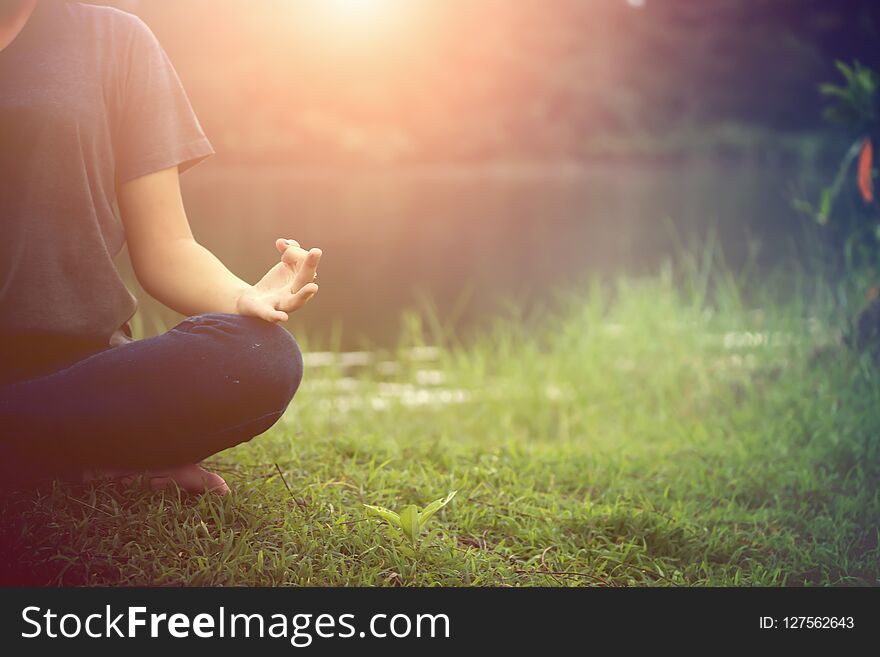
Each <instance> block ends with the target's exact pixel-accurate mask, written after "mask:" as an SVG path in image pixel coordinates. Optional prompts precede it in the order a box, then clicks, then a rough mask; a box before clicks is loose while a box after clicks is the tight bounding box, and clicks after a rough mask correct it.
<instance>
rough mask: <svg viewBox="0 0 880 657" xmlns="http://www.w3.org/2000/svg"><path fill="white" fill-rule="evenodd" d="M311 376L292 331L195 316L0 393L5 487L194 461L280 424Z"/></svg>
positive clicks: (0, 453) (0, 447)
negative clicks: (103, 469)
mask: <svg viewBox="0 0 880 657" xmlns="http://www.w3.org/2000/svg"><path fill="white" fill-rule="evenodd" d="M302 375H303V361H302V354H301V353H300V350H299V346H298V345H297V343H296V340H294V338H293V336H291V335H290V333H288V332H287V331H285V330H284V329H283V328H281V327H279V326H277V325H275V324H271V323H268V322H265V321H263V320H260V319H255V318H250V317H240V316H238V315H225V314H209V315H198V316H196V317H190V318H189V319H186V320H184V321H183V322H181V323H180V324H178V325H177V326H175V327H174V328H173V329H171V330H170V331H168V332H167V333H165V334H163V335H160V336H157V337H154V338H148V339H145V340H138V341H136V342H132V343H129V344H124V345H122V346H118V347H110V348H106V349H104V350H102V351H100V352H98V353H94V354H92V355H89V356H87V357H84V358H82V359H80V360H77V361H76V362H75V363H73V364H72V365H70V366H68V367H64V368H63V369H60V370H58V371H55V372H52V373H49V374H45V375H41V376H36V377H33V378H28V379H25V380H22V381H17V382H14V383H7V384H4V385H3V386H2V387H0V432H2V433H0V470H5V471H6V472H4V473H3V475H4V477H5V478H6V483H7V484H8V483H9V481H10V479H15V480H18V481H19V482H21V483H25V482H26V481H27V480H33V479H35V478H44V477H58V476H76V473H78V472H79V471H81V470H82V469H83V468H100V467H121V468H133V469H144V468H155V467H163V466H171V465H181V464H184V463H195V462H197V461H200V460H201V459H204V458H205V457H207V456H210V455H211V454H215V453H217V452H219V451H221V450H224V449H227V448H229V447H233V446H234V445H238V444H239V443H242V442H244V441H247V440H250V439H251V438H253V437H254V436H257V435H259V434H261V433H263V432H264V431H266V430H267V429H268V428H269V427H271V426H272V425H273V424H275V422H276V421H277V420H278V418H279V417H281V414H282V413H283V412H284V410H285V409H286V408H287V406H288V404H289V403H290V400H291V399H292V398H293V395H294V393H295V392H296V390H297V388H298V387H299V384H300V381H301V380H302Z"/></svg>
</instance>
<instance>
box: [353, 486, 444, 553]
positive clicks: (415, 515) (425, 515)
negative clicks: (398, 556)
mask: <svg viewBox="0 0 880 657" xmlns="http://www.w3.org/2000/svg"><path fill="white" fill-rule="evenodd" d="M457 492H458V491H457V490H454V491H452V492H451V493H449V495H447V496H446V497H441V498H440V499H439V500H434V501H433V502H431V503H430V504H429V505H428V506H426V507H425V508H424V509H422V510H421V511H419V507H417V506H416V505H415V504H410V505H409V506H407V507H405V508H404V509H403V511H401V512H400V513H395V512H394V511H392V510H391V509H386V508H385V507H384V506H373V505H372V504H364V506H365V507H367V511H368V512H369V513H371V514H373V515H374V516H379V517H380V518H382V519H383V520H385V522H387V523H388V524H389V525H391V526H392V527H396V528H397V529H399V530H400V531H402V532H403V534H404V536H406V537H407V538H408V539H409V542H410V543H412V544H413V546H415V545H417V544H418V542H419V536H421V534H422V530H423V529H424V528H425V523H426V522H427V521H428V519H429V518H430V517H431V516H433V515H434V514H435V513H437V512H438V511H439V510H440V509H442V508H443V507H444V506H446V505H447V504H449V502H450V501H451V500H452V498H453V497H455V494H456V493H457Z"/></svg>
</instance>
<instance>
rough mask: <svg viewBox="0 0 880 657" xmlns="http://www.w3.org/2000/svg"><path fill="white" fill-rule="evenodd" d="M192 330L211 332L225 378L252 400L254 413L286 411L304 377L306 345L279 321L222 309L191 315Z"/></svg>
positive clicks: (190, 328) (203, 332)
mask: <svg viewBox="0 0 880 657" xmlns="http://www.w3.org/2000/svg"><path fill="white" fill-rule="evenodd" d="M186 321H188V322H191V326H190V327H189V329H188V330H189V332H191V333H202V334H211V335H213V336H215V337H216V338H217V340H212V342H213V343H214V344H215V346H216V352H215V353H216V357H217V359H218V362H219V363H220V364H222V369H223V371H224V378H225V379H227V380H229V381H230V384H231V385H232V386H234V387H236V388H237V389H238V391H239V394H241V395H243V396H244V397H247V398H249V399H251V400H253V402H254V404H253V406H254V407H255V408H254V409H253V412H254V413H256V414H260V415H262V414H268V413H273V412H283V411H284V409H286V408H287V406H288V404H290V400H291V399H293V396H294V394H296V391H297V389H298V388H299V385H300V383H301V382H302V378H303V357H302V351H301V350H300V348H299V344H298V343H297V341H296V339H295V338H294V337H293V336H292V335H291V334H290V333H289V332H288V331H287V330H286V329H284V328H282V327H281V326H279V325H278V324H273V323H272V322H267V321H264V320H262V319H258V318H255V317H242V316H241V315H231V314H223V313H210V314H206V315H198V316H196V317H191V318H189V319H188V320H186Z"/></svg>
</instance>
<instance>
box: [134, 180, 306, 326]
mask: <svg viewBox="0 0 880 657" xmlns="http://www.w3.org/2000/svg"><path fill="white" fill-rule="evenodd" d="M117 196H118V200H119V209H120V212H121V214H122V221H123V223H124V224H125V232H126V239H127V241H128V249H129V253H130V254H131V262H132V265H133V266H134V271H135V275H136V276H137V278H138V281H139V282H140V284H141V285H142V286H143V288H144V289H145V290H146V291H147V292H148V293H149V294H150V295H152V296H153V297H155V298H156V299H157V300H158V301H160V302H161V303H163V304H165V305H167V306H168V307H170V308H172V309H174V310H176V311H178V312H180V313H183V314H184V315H197V314H201V313H208V312H220V313H235V314H240V315H252V316H255V317H260V318H262V319H265V320H267V321H275V322H277V321H286V320H287V319H288V313H289V312H292V311H294V310H297V309H299V308H301V307H302V306H303V305H305V304H306V303H307V302H308V301H309V299H311V298H312V297H313V296H314V295H315V293H316V292H317V291H318V286H317V285H315V284H314V283H312V279H313V278H314V277H315V271H316V270H317V266H318V262H319V260H320V258H321V250H320V249H311V250H310V251H305V250H304V249H301V248H299V244H297V243H296V242H293V241H288V240H278V242H277V243H276V246H277V248H278V250H279V251H280V252H281V254H282V258H281V261H280V262H279V263H278V264H277V265H275V266H274V267H273V268H272V269H270V270H269V272H268V273H267V274H266V275H265V276H264V277H263V279H262V280H261V281H260V282H259V283H257V284H256V285H249V284H247V283H246V282H244V281H243V280H241V279H240V278H238V277H237V276H235V275H234V274H233V273H232V272H230V271H229V270H228V269H227V268H226V266H225V265H224V264H223V263H222V262H220V260H219V259H218V258H217V257H216V256H215V255H214V254H213V253H211V252H210V251H208V250H207V249H206V248H205V247H203V246H202V245H201V244H199V243H198V242H196V241H195V239H194V238H193V234H192V231H191V230H190V226H189V221H188V219H187V217H186V211H185V210H184V207H183V199H182V198H181V195H180V181H179V179H178V173H177V167H171V168H169V169H164V170H162V171H157V172H156V173H151V174H149V175H146V176H142V177H140V178H136V179H134V180H132V181H130V182H126V183H124V184H122V185H120V186H119V189H118V190H117Z"/></svg>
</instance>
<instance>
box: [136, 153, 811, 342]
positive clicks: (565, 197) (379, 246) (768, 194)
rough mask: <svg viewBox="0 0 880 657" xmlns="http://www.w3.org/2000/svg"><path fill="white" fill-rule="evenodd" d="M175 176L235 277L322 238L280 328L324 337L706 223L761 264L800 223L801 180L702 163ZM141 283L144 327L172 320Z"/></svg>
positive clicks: (531, 284) (597, 268)
mask: <svg viewBox="0 0 880 657" xmlns="http://www.w3.org/2000/svg"><path fill="white" fill-rule="evenodd" d="M182 181H183V187H184V198H185V201H186V205H187V209H188V214H189V216H190V221H191V223H192V225H193V230H194V232H195V234H196V237H197V238H198V239H199V240H200V241H201V242H202V243H203V244H205V245H206V246H208V247H209V248H211V249H212V250H213V251H214V252H215V253H216V254H217V255H218V256H220V258H221V259H222V260H223V261H224V262H226V263H227V265H229V267H230V268H231V269H232V270H233V271H234V272H235V273H237V274H238V275H239V276H241V277H243V278H244V279H246V280H249V281H252V282H253V281H255V280H256V279H257V278H259V276H260V275H261V274H262V273H263V272H265V270H266V269H268V268H269V267H270V266H271V265H272V264H273V263H274V262H275V260H276V258H277V253H276V252H275V247H274V240H275V238H277V237H291V238H295V239H297V240H298V241H299V242H300V243H302V244H303V245H304V246H307V247H311V246H320V247H321V248H322V249H323V250H324V254H325V255H324V259H323V261H322V266H321V269H320V272H319V273H320V281H319V283H320V285H321V291H320V293H319V295H318V296H317V297H316V298H315V299H314V300H313V301H312V302H311V303H310V304H309V306H308V307H307V309H305V310H304V311H302V312H301V313H297V314H295V315H294V317H293V320H292V321H291V323H290V328H291V330H292V331H293V332H294V333H295V334H296V333H301V332H302V331H306V332H307V333H308V335H309V336H310V337H311V338H313V339H315V338H317V342H316V344H321V343H322V342H323V344H324V345H326V344H328V343H329V340H330V335H331V333H332V332H333V330H334V327H335V330H336V331H341V346H343V347H344V348H361V347H364V346H369V345H386V346H388V345H391V344H393V343H394V341H395V339H396V336H397V334H398V330H399V327H400V314H401V310H402V309H404V308H412V307H415V306H416V305H417V304H418V300H419V298H420V296H424V297H428V298H430V299H431V300H432V302H433V303H434V304H435V306H436V308H437V309H438V312H439V313H440V314H441V316H445V315H447V314H448V313H451V312H453V309H456V308H459V310H461V316H460V319H459V321H458V324H457V325H458V326H459V327H460V328H461V329H462V330H463V331H465V332H466V331H467V330H468V329H469V328H472V327H474V326H479V325H480V322H481V320H483V319H485V318H486V317H488V316H490V315H491V314H493V313H494V312H496V311H497V310H498V308H499V304H500V303H501V302H503V301H505V300H516V301H517V303H523V304H529V303H531V302H532V301H534V300H535V299H537V298H541V297H545V296H546V295H548V294H551V293H552V292H553V291H554V290H555V289H558V288H559V287H560V286H572V285H577V284H578V282H579V281H583V280H584V279H585V276H587V275H590V274H598V275H602V276H614V275H616V274H619V273H632V274H645V273H650V272H652V271H655V270H656V268H657V267H658V266H659V264H660V263H661V262H662V261H663V259H664V258H667V257H668V256H669V255H670V254H672V253H673V252H674V251H675V248H676V247H675V243H676V240H675V237H674V236H673V232H674V233H677V234H678V235H679V237H683V238H684V239H688V238H689V237H693V236H699V235H703V234H705V232H706V230H707V227H708V226H710V225H712V226H714V227H715V229H716V230H717V232H718V235H719V237H720V239H721V242H722V244H723V245H724V249H725V252H726V254H727V257H728V261H729V262H730V263H731V264H732V265H733V266H736V265H737V264H738V263H740V262H742V260H743V259H744V258H745V257H746V253H747V246H746V245H747V241H748V240H747V238H750V239H757V240H758V241H760V242H761V243H762V245H763V249H762V253H763V256H762V258H763V261H764V262H768V261H769V260H771V259H772V258H773V257H774V254H777V253H778V252H779V251H780V249H781V247H785V246H786V245H787V244H788V242H789V241H790V239H791V237H792V236H793V235H794V234H796V233H797V232H798V230H799V229H800V227H801V226H802V224H803V222H804V219H803V218H802V217H800V216H798V215H796V214H795V212H794V211H793V210H792V209H791V207H790V203H789V200H788V198H789V195H790V189H791V186H792V184H794V183H795V182H798V181H800V182H802V181H803V177H802V176H795V174H793V173H791V172H786V171H782V170H779V169H778V168H767V169H763V168H759V167H757V166H744V165H743V166H732V165H727V166H721V165H713V164H707V163H705V162H697V163H688V164H676V165H669V166H660V165H645V166H625V165H618V164H610V165H602V166H598V165H597V166H589V167H570V168H566V167H553V168H542V167H535V168H530V167H492V168H485V167H481V168H461V167H456V168H449V169H443V168H431V169H412V170H406V171H375V172H365V171H347V172H346V171H338V170H336V171H302V170H297V169H258V170H251V169H245V168H223V167H217V166H213V165H212V163H211V162H210V161H209V162H208V163H206V164H203V165H201V166H199V167H196V168H195V169H193V170H192V171H191V172H188V173H187V174H185V175H184V176H183V178H182ZM670 225H673V226H674V231H670ZM129 278H130V276H129ZM138 294H139V297H140V298H141V299H142V303H141V311H140V313H139V314H140V316H141V318H142V320H143V327H144V332H145V333H146V334H148V335H149V334H153V333H155V332H156V331H158V330H160V329H161V327H163V326H171V325H173V323H174V321H175V319H176V316H175V315H174V314H173V313H170V312H169V311H167V310H165V309H162V308H161V307H159V306H158V304H156V303H155V302H153V301H151V300H149V299H147V298H146V297H145V295H144V294H143V292H142V291H138Z"/></svg>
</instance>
